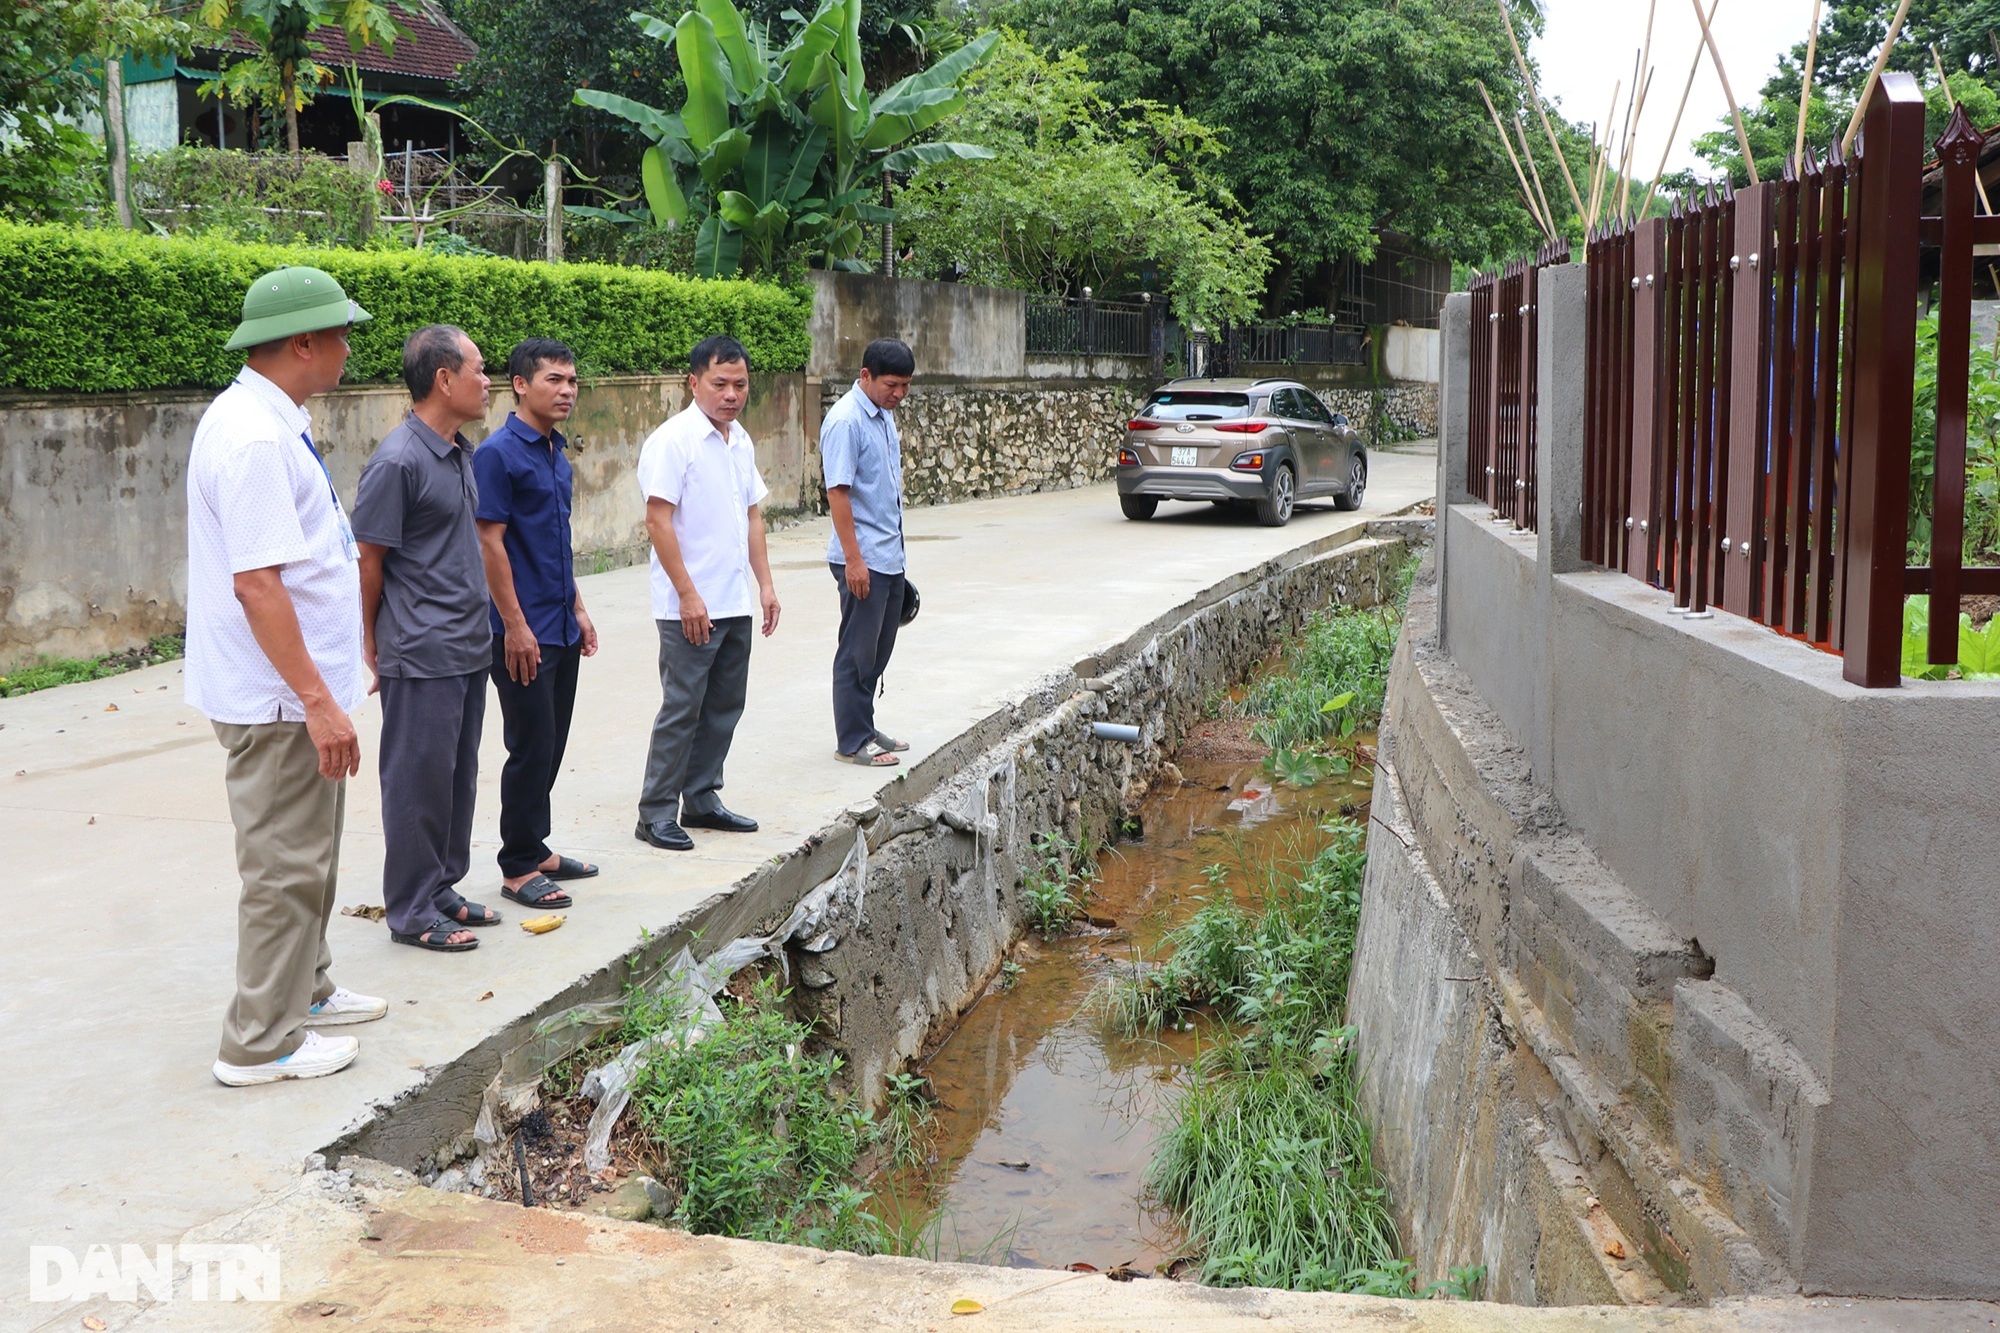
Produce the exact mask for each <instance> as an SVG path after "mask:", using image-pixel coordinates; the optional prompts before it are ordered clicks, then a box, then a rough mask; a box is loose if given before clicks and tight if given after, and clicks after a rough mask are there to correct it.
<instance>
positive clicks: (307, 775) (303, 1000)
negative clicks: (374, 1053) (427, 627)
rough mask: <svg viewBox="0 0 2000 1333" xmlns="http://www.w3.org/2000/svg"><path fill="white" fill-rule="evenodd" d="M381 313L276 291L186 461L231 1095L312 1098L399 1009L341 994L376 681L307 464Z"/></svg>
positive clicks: (191, 669) (335, 297)
mask: <svg viewBox="0 0 2000 1333" xmlns="http://www.w3.org/2000/svg"><path fill="white" fill-rule="evenodd" d="M367 318H368V312H367V311H365V310H363V309H362V308H361V307H360V306H358V305H356V304H355V303H354V302H352V301H350V300H348V299H347V293H346V292H344V291H342V290H341V287H340V284H339V283H338V282H335V281H334V280H333V278H332V277H330V276H329V275H327V274H325V273H322V272H321V271H320V270H318V269H316V268H282V269H279V270H277V271H276V272H274V273H266V274H264V275H263V276H262V277H260V278H258V279H257V280H256V281H255V282H254V283H252V284H251V285H250V290H249V291H248V292H247V293H246V294H245V295H244V297H243V319H242V322H241V323H240V324H239V325H238V326H237V328H236V332H235V334H234V335H233V336H232V337H231V338H230V339H229V342H228V344H227V346H228V347H229V349H230V350H232V351H243V352H245V353H246V357H245V360H246V362H247V364H246V365H245V366H244V368H243V370H242V372H241V373H240V374H238V375H237V377H236V382H235V383H233V384H231V385H230V386H229V387H228V388H227V389H224V390H223V391H222V393H221V394H220V395H219V396H218V397H217V398H216V400H215V401H214V402H213V403H211V404H209V407H208V411H206V412H204V413H203V414H202V418H201V424H199V425H198V426H196V427H195V432H194V449H193V451H192V452H191V453H190V455H189V457H188V469H187V499H188V593H187V619H188V624H187V665H186V667H185V669H184V670H185V679H186V682H187V701H188V702H189V703H190V704H193V705H194V706H195V707H196V708H199V709H200V710H201V711H202V712H204V713H206V714H207V715H208V717H209V720H210V721H211V722H212V723H213V724H214V726H215V734H216V738H217V739H218V740H220V741H221V742H222V747H223V749H224V751H225V752H226V756H227V757H226V758H225V760H224V768H223V772H224V785H225V787H226V788H227V791H228V795H229V816H230V819H231V821H232V822H234V824H235V825H236V865H237V870H238V872H239V873H240V874H241V876H242V880H243V893H242V897H241V898H240V899H239V900H238V904H237V913H236V919H237V925H236V930H237V934H236V998H235V999H234V1000H232V1001H231V1002H230V1006H229V1011H228V1014H227V1015H226V1017H225V1018H224V1020H223V1028H222V1049H221V1052H220V1054H219V1056H218V1058H217V1060H216V1062H215V1065H214V1074H215V1077H216V1078H217V1079H218V1080H220V1081H221V1082H223V1083H226V1084H228V1085H230V1086H231V1087H243V1086H247V1085H249V1084H254V1083H275V1082H278V1081H280V1080H283V1079H292V1078H316V1077H318V1076H320V1075H322V1074H332V1073H336V1072H338V1071H339V1070H342V1069H345V1068H346V1067H347V1066H348V1065H349V1064H351V1063H353V1061H354V1057H355V1055H356V1053H357V1052H358V1050H359V1043H358V1042H356V1041H355V1039H354V1038H352V1037H326V1036H323V1035H321V1034H320V1032H319V1031H317V1029H319V1028H323V1027H333V1026H336V1025H341V1024H348V1023H365V1022H368V1021H369V1020H371V1019H376V1018H380V1017H382V1016H383V1014H385V1013H387V1012H388V1005H387V1004H386V1003H385V1002H384V1001H382V1000H378V999H375V998H373V997H370V996H366V995H357V994H355V993H354V992H353V991H350V990H348V989H347V988H346V987H345V986H336V985H335V984H334V983H333V980H332V978H331V977H330V976H329V975H328V969H329V967H330V966H331V964H332V958H331V955H330V954H329V953H328V951H327V946H326V923H327V918H328V917H329V916H330V915H331V914H332V912H333V899H334V888H335V884H336V881H337V878H338V873H339V866H340V827H341V820H342V816H343V814H344V813H345V810H346V801H347V779H348V777H349V776H350V775H351V774H353V773H354V772H355V771H356V770H357V769H358V768H359V767H360V763H361V747H360V742H359V740H358V738H357V737H356V736H355V734H354V724H353V722H352V721H350V720H349V718H348V712H349V710H351V709H353V708H354V707H355V706H356V705H357V704H359V703H360V702H361V700H362V697H363V695H364V694H365V692H366V690H367V679H366V676H365V673H364V672H363V670H362V666H363V661H362V653H361V576H360V572H359V567H358V565H357V563H356V561H357V557H358V552H357V549H356V547H355V544H354V531H353V528H352V526H351V525H350V524H349V523H348V519H347V513H346V510H345V509H343V508H342V507H341V503H340V496H339V495H338V494H336V493H335V491H334V489H333V479H332V476H331V474H330V473H328V471H327V468H326V463H325V461H324V460H323V459H322V458H321V457H320V453H319V450H318V448H317V447H316V446H315V445H314V444H313V439H312V419H311V417H310V415H309V414H308V413H307V412H306V402H307V400H309V399H311V398H312V397H313V396H314V395H315V394H321V393H325V392H326V391H327V390H329V389H331V388H333V387H334V386H335V385H337V384H339V383H340V376H341V372H342V371H343V370H344V369H345V368H346V366H347V331H348V328H349V327H350V326H352V325H354V324H358V323H360V322H361V321H363V320H365V319H367Z"/></svg>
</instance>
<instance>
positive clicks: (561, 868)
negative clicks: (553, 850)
mask: <svg viewBox="0 0 2000 1333" xmlns="http://www.w3.org/2000/svg"><path fill="white" fill-rule="evenodd" d="M542 873H543V874H544V875H547V876H548V877H549V878H550V879H589V878H590V877H591V876H592V875H595V874H596V873H597V867H596V866H593V865H586V864H585V863H584V862H582V861H579V860H577V859H576V858H575V857H573V856H558V857H557V858H556V868H555V869H554V870H544V871H543V872H542Z"/></svg>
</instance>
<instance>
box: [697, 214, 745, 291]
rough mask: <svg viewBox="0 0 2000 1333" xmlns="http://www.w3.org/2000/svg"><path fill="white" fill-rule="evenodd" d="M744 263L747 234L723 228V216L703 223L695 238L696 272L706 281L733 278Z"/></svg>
mask: <svg viewBox="0 0 2000 1333" xmlns="http://www.w3.org/2000/svg"><path fill="white" fill-rule="evenodd" d="M742 262H743V233H742V232H740V231H737V230H736V229H735V228H734V227H727V226H724V225H723V222H722V215H721V214H720V213H710V214H709V215H708V216H707V217H706V218H704V219H702V224H701V230H700V231H698V232H696V233H695V236H694V271H695V273H696V274H698V275H699V276H701V277H704V278H733V277H735V276H736V270H737V269H738V268H739V267H741V266H742Z"/></svg>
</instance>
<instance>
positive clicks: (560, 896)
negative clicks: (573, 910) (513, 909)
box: [500, 874, 570, 909]
mask: <svg viewBox="0 0 2000 1333" xmlns="http://www.w3.org/2000/svg"><path fill="white" fill-rule="evenodd" d="M500 896H501V897H502V898H505V899H507V900H508V901H510V902H517V903H519V904H521V906H523V907H536V908H543V907H546V908H550V909H553V908H558V907H568V906H569V905H570V897H569V895H568V894H567V893H564V892H563V891H562V890H561V889H559V888H557V887H556V885H555V882H554V881H553V880H551V879H550V878H549V877H548V876H547V875H543V874H537V875H536V876H535V877H534V878H533V879H531V880H529V881H528V882H527V883H525V884H523V885H522V886H521V887H520V888H518V889H509V888H504V887H503V888H502V889H501V890H500Z"/></svg>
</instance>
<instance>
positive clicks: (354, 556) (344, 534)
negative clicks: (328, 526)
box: [299, 430, 361, 560]
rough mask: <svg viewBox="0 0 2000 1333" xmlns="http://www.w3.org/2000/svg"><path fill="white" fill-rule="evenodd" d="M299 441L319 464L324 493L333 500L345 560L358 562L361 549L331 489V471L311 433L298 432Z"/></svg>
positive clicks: (338, 493) (334, 514)
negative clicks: (324, 487)
mask: <svg viewBox="0 0 2000 1333" xmlns="http://www.w3.org/2000/svg"><path fill="white" fill-rule="evenodd" d="M299 439H301V440H303V441H304V442H305V446H306V452H307V453H309V454H311V455H312V456H313V462H315V463H318V464H319V471H320V475H321V476H323V477H325V478H326V493H327V494H328V495H329V496H331V497H332V498H333V516H334V518H335V519H337V520H339V522H340V541H341V545H342V546H343V547H344V548H345V549H346V551H347V558H348V559H349V560H359V559H360V558H361V547H360V546H359V545H357V544H356V543H355V540H354V525H353V524H352V523H350V522H348V521H347V510H346V509H344V508H342V507H341V503H340V492H339V491H337V490H335V489H334V487H333V471H332V469H330V468H328V467H327V465H326V459H324V458H322V457H320V452H319V450H318V449H316V448H314V447H313V441H312V432H311V431H304V430H302V431H300V432H299Z"/></svg>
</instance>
